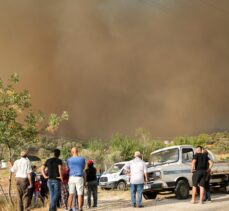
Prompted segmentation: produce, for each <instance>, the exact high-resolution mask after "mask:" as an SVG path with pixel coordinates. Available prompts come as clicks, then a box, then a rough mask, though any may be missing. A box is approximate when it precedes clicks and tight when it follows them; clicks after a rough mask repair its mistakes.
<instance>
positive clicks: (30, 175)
mask: <svg viewBox="0 0 229 211" xmlns="http://www.w3.org/2000/svg"><path fill="white" fill-rule="evenodd" d="M27 175H28V179H29V188H32V187H33V183H32V174H31V173H28V174H27Z"/></svg>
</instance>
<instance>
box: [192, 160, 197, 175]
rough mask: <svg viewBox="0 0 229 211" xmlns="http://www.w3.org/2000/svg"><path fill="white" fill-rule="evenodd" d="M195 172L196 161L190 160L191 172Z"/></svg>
mask: <svg viewBox="0 0 229 211" xmlns="http://www.w3.org/2000/svg"><path fill="white" fill-rule="evenodd" d="M195 170H196V159H193V160H192V172H194V171H195Z"/></svg>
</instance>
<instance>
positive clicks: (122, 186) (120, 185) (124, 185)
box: [117, 181, 126, 191]
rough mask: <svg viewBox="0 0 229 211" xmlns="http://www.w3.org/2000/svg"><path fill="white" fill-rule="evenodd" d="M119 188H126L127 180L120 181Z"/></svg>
mask: <svg viewBox="0 0 229 211" xmlns="http://www.w3.org/2000/svg"><path fill="white" fill-rule="evenodd" d="M117 189H118V190H122V191H123V190H126V182H125V181H119V182H118V184H117Z"/></svg>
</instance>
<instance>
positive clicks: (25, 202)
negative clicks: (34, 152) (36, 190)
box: [10, 151, 32, 211]
mask: <svg viewBox="0 0 229 211" xmlns="http://www.w3.org/2000/svg"><path fill="white" fill-rule="evenodd" d="M10 166H11V172H14V173H16V185H17V210H18V211H24V210H25V211H29V210H30V204H31V198H30V196H29V188H32V179H31V173H32V168H31V163H30V161H29V159H28V158H27V151H22V152H21V158H20V159H18V160H16V161H15V162H14V164H13V166H12V163H11V162H10Z"/></svg>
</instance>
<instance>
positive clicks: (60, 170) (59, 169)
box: [58, 164, 63, 182]
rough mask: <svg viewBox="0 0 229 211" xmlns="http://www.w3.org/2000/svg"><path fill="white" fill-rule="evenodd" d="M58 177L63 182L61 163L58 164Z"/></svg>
mask: <svg viewBox="0 0 229 211" xmlns="http://www.w3.org/2000/svg"><path fill="white" fill-rule="evenodd" d="M58 172H59V175H60V176H59V178H60V180H61V182H63V173H62V164H60V165H58Z"/></svg>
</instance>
